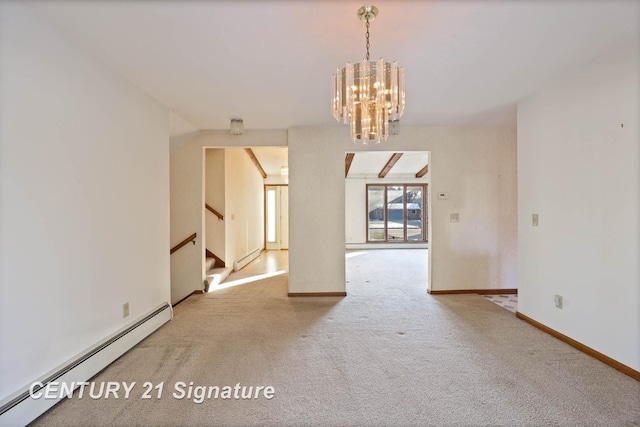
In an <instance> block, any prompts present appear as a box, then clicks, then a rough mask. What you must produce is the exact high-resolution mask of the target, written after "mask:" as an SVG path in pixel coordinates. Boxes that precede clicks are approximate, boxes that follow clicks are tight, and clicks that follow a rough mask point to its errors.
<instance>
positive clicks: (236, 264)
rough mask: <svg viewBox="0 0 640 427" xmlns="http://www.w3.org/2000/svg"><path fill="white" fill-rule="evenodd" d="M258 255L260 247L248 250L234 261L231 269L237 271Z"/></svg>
mask: <svg viewBox="0 0 640 427" xmlns="http://www.w3.org/2000/svg"><path fill="white" fill-rule="evenodd" d="M259 256H260V249H255V250H254V251H252V252H250V253H249V254H248V255H245V256H243V257H242V258H240V259H239V260H237V261H236V262H234V263H233V271H238V270H240V269H242V268H244V266H245V265H247V264H249V263H250V262H251V261H253V260H254V259H256V258H258V257H259Z"/></svg>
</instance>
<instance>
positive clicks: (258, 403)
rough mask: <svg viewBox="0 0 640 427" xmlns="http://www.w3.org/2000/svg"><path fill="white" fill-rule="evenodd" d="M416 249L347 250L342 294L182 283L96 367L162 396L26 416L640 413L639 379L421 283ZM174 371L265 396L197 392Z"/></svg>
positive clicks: (447, 418) (45, 421)
mask: <svg viewBox="0 0 640 427" xmlns="http://www.w3.org/2000/svg"><path fill="white" fill-rule="evenodd" d="M425 257H426V251H412V250H397V251H369V252H366V253H356V254H355V255H353V253H352V254H350V258H348V260H347V263H348V271H347V281H348V285H347V286H348V288H347V291H348V293H349V296H348V297H346V298H287V297H286V293H287V284H286V283H287V276H286V274H280V275H275V276H273V277H270V278H266V279H264V280H262V281H258V282H249V283H246V284H241V285H238V286H234V287H230V288H228V289H224V290H220V291H217V292H214V293H211V294H209V295H200V296H194V297H191V298H189V299H187V300H186V301H185V302H183V303H181V304H180V305H178V306H177V307H176V308H175V318H174V320H173V321H172V322H170V323H169V324H167V325H166V326H164V327H163V328H162V329H161V330H159V331H158V332H156V333H154V334H153V335H152V336H150V337H149V338H148V339H146V340H145V341H144V342H142V343H141V344H140V345H138V346H137V347H136V348H134V349H133V350H132V351H130V352H129V353H128V354H126V355H125V356H123V357H122V358H120V359H119V360H118V361H116V362H115V363H114V364H113V365H111V366H110V367H109V368H107V369H106V370H105V371H104V372H102V373H101V374H99V375H98V376H97V377H96V378H94V381H128V382H130V381H137V382H138V384H142V383H143V382H145V381H150V382H153V383H154V384H157V383H160V382H164V384H165V390H164V395H163V396H162V398H161V399H156V398H152V399H149V400H143V399H140V395H141V393H142V391H143V389H142V388H141V387H139V386H138V387H136V388H135V389H134V393H133V394H132V396H131V397H130V398H129V399H128V400H124V399H118V400H114V399H108V400H105V399H100V400H91V399H86V398H85V399H82V400H78V399H71V400H65V401H63V402H62V403H61V404H59V405H57V406H56V407H54V408H53V409H51V410H50V411H49V412H48V413H47V414H45V415H44V416H43V417H41V418H40V419H38V420H36V422H35V423H34V425H42V426H63V425H64V426H68V425H79V426H88V425H95V426H97V425H104V426H134V425H140V426H156V425H158V426H161V425H162V426H165V425H166V426H178V425H184V426H210V425H239V426H246V425H260V426H270V425H272V426H287V425H291V426H303V425H311V426H352V425H353V426H357V425H358V426H359V425H367V426H377V425H381V426H404V425H406V426H409V425H416V426H430V425H434V426H442V425H464V426H466V425H473V426H478V425H491V426H494V425H504V426H516V425H527V426H528V425H535V426H546V425H562V426H564V425H572V426H618V425H619V426H638V425H640V382H638V381H635V380H633V379H632V378H630V377H628V376H625V375H624V374H622V373H620V372H618V371H616V370H614V369H612V368H610V367H608V366H606V365H604V364H602V363H600V362H598V361H597V360H595V359H593V358H591V357H589V356H586V355H584V354H583V353H581V352H579V351H577V350H575V349H573V348H572V347H570V346H568V345H566V344H564V343H562V342H560V341H558V340H556V339H554V338H553V337H551V336H548V335H546V334H545V333H543V332H541V331H539V330H537V329H535V328H533V327H532V326H530V325H528V324H527V323H525V322H523V321H521V320H519V319H517V318H516V317H515V316H514V314H513V313H511V312H509V311H507V310H504V309H503V308H501V307H499V306H497V305H495V304H493V303H491V302H490V301H487V300H486V299H485V298H483V297H482V296H478V295H443V296H430V295H428V294H426V292H425V289H426V280H425V269H423V268H418V269H416V268H415V266H416V265H421V266H422V265H424V264H425V259H426V258H425ZM261 263H262V264H261ZM266 264H267V261H265V260H264V259H260V261H259V262H258V263H256V265H258V266H266ZM247 268H249V267H247ZM425 268H426V266H425ZM277 270H278V266H276V267H275V268H271V269H269V271H277ZM264 271H267V270H264ZM250 272H251V270H247V271H246V272H245V273H243V276H249V275H250ZM238 277H239V278H242V277H240V276H237V277H236V278H235V279H234V277H233V276H232V277H230V278H229V280H228V281H229V282H230V283H232V284H233V281H234V280H237V279H238ZM236 283H237V281H236ZM178 381H184V382H186V383H189V382H190V381H193V382H194V383H195V384H196V385H205V386H215V385H217V386H220V387H223V386H234V385H235V384H236V383H240V384H241V385H254V386H255V385H263V386H268V385H270V386H273V387H274V388H275V397H274V398H273V399H271V400H267V399H264V398H261V399H257V400H242V399H239V400H235V399H230V400H222V399H218V400H216V399H210V400H205V401H204V402H203V403H201V404H197V403H194V402H193V401H192V400H187V399H182V400H179V399H176V398H174V397H172V396H171V392H172V391H173V387H174V384H175V383H176V382H178Z"/></svg>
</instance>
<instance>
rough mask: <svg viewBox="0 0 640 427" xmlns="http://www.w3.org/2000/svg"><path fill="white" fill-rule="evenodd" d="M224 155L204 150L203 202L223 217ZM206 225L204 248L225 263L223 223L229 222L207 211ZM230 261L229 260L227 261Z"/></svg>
mask: <svg viewBox="0 0 640 427" xmlns="http://www.w3.org/2000/svg"><path fill="white" fill-rule="evenodd" d="M224 158H225V153H224V150H223V149H207V150H205V183H204V188H205V197H204V200H205V202H206V203H208V204H209V206H211V207H212V208H213V209H215V210H216V211H218V212H220V213H221V214H222V215H223V216H224V215H225V199H224V198H225V178H224V176H225V166H224ZM204 218H205V223H206V240H207V244H206V248H207V249H209V250H210V251H211V252H213V253H214V254H215V255H216V256H217V257H219V258H221V259H222V260H224V261H225V263H226V255H225V253H226V252H225V223H226V221H228V220H229V218H227V217H226V216H225V219H224V220H220V219H218V217H217V216H216V215H214V214H213V213H212V212H209V211H208V210H207V211H205V214H204ZM229 261H231V260H229Z"/></svg>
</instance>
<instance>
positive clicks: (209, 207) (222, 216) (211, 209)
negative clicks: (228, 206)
mask: <svg viewBox="0 0 640 427" xmlns="http://www.w3.org/2000/svg"><path fill="white" fill-rule="evenodd" d="M204 207H205V208H207V209H208V210H209V212H211V213H213V214H214V215H215V216H217V217H218V221H220V220H221V219H224V215H222V214H221V213H220V212H218V211H217V210H215V209H213V208H212V207H211V206H209V205H208V204H206V203H205V204H204Z"/></svg>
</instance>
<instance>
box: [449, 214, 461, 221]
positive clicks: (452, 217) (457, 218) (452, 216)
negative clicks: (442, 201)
mask: <svg viewBox="0 0 640 427" xmlns="http://www.w3.org/2000/svg"><path fill="white" fill-rule="evenodd" d="M449 222H460V214H459V213H452V214H450V215H449Z"/></svg>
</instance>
